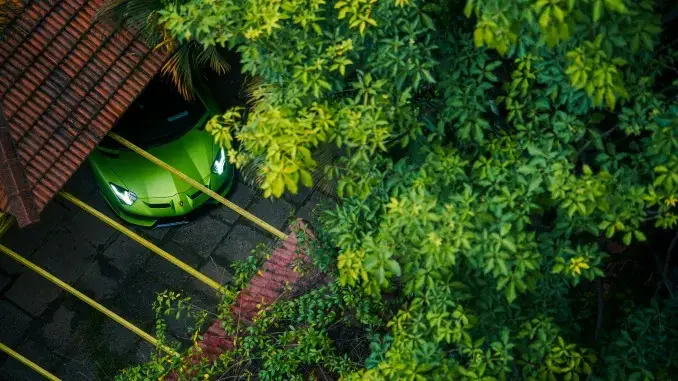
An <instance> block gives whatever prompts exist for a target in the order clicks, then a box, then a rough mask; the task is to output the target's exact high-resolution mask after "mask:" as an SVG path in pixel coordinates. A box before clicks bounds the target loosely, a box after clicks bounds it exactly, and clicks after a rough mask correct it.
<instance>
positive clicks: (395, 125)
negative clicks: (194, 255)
mask: <svg viewBox="0 0 678 381" xmlns="http://www.w3.org/2000/svg"><path fill="white" fill-rule="evenodd" d="M672 7H673V8H672ZM675 11H676V9H675V5H672V4H671V3H670V2H665V3H664V2H660V1H651V0H642V1H633V2H632V1H625V0H567V1H566V0H535V1H527V0H525V1H523V0H520V1H501V0H469V1H466V2H460V1H459V2H458V1H426V2H424V1H416V0H379V1H377V0H342V1H335V2H325V1H324V0H278V1H268V0H251V1H236V0H212V1H199V0H189V1H187V2H185V3H182V4H174V3H172V4H168V5H167V6H166V8H165V9H163V10H161V11H159V12H158V14H159V19H158V22H159V24H160V25H161V26H162V27H163V28H165V30H166V31H167V33H169V34H170V35H172V36H173V37H174V38H176V39H177V40H179V41H196V42H199V43H200V44H202V46H203V47H204V48H205V49H209V48H211V47H213V46H217V45H221V46H228V47H229V48H232V49H236V50H237V51H238V52H239V53H240V55H241V60H242V64H243V68H244V70H245V71H246V72H247V73H249V74H250V75H252V76H257V77H259V78H260V79H261V84H260V85H259V86H257V88H256V89H255V91H254V92H253V105H252V106H251V107H249V108H247V109H233V110H230V111H229V112H227V113H226V114H224V115H223V116H220V117H218V118H216V119H214V120H213V121H212V122H211V123H210V126H209V128H208V130H209V131H210V132H211V133H212V134H213V135H214V136H215V139H216V141H217V142H219V143H220V144H222V145H223V146H225V147H226V148H228V149H229V157H230V159H231V161H232V162H234V163H236V164H237V165H239V166H241V165H243V164H244V163H246V162H248V161H252V160H258V161H260V162H261V163H262V164H261V171H262V173H261V174H262V176H263V178H264V180H263V182H262V189H263V190H264V192H265V195H266V196H271V195H272V196H280V195H281V194H283V193H284V192H285V191H289V192H292V193H296V192H297V190H298V188H299V185H303V186H311V185H312V182H313V179H312V176H311V175H310V173H311V171H313V170H314V169H315V168H316V165H317V164H316V161H315V160H314V152H315V150H317V149H318V147H320V146H322V145H323V144H326V143H328V142H329V143H332V144H335V145H336V146H337V147H338V149H339V150H340V152H341V157H340V159H339V160H338V162H337V163H336V164H335V165H331V166H328V167H327V168H326V170H327V171H328V173H329V174H330V175H331V176H333V177H334V178H335V179H337V184H338V194H339V195H340V196H341V198H342V199H341V202H340V203H339V205H337V206H336V207H334V208H330V209H329V210H328V211H326V212H325V213H323V215H322V218H321V222H320V225H319V230H320V232H321V233H323V234H322V236H323V237H325V241H324V243H325V245H327V246H328V247H331V248H336V251H333V250H330V254H327V255H324V256H323V258H324V260H320V259H319V258H316V259H317V260H318V263H322V264H323V267H324V268H325V269H326V270H327V271H328V272H330V273H332V274H334V275H335V276H336V279H337V281H336V282H337V283H336V284H335V285H334V286H333V287H335V289H334V290H333V291H328V292H330V294H337V293H344V294H342V295H345V293H347V292H348V293H349V294H351V295H356V296H357V297H359V298H362V299H365V300H369V299H374V300H378V301H382V302H383V303H384V305H383V310H382V311H381V312H380V313H377V312H374V311H373V310H368V312H366V315H367V316H371V317H372V318H374V319H376V321H379V320H381V321H382V323H381V324H379V323H376V322H375V323H374V324H372V325H370V326H368V328H367V329H368V330H369V331H370V332H372V333H374V335H375V336H374V339H373V340H372V345H371V348H372V353H371V354H370V355H369V356H367V357H366V358H365V359H364V361H363V362H362V364H361V365H362V366H363V368H362V369H360V370H358V371H356V372H353V373H349V372H348V370H349V368H351V367H342V368H341V369H339V367H337V368H334V370H335V371H336V372H338V373H341V374H342V376H343V377H344V379H347V380H350V379H356V380H358V379H361V380H362V379H365V380H371V379H412V380H428V379H434V380H435V379H438V380H449V379H463V380H494V379H516V380H523V379H551V380H553V379H564V380H577V379H580V378H587V377H588V378H590V379H626V378H629V379H637V380H640V379H666V380H668V379H671V377H673V376H674V375H675V374H678V352H677V351H676V347H675V344H674V343H675V342H678V341H676V340H678V336H676V334H677V332H676V329H677V328H678V324H677V322H676V320H675V318H672V315H674V314H675V308H676V300H675V298H674V297H673V296H674V295H673V294H674V292H675V283H676V277H675V274H674V272H672V271H669V270H670V269H671V263H670V258H671V251H672V250H673V249H674V248H675V241H676V240H678V238H674V240H673V244H671V245H669V244H668V241H667V242H665V243H664V242H663V241H661V237H663V235H662V232H663V231H668V230H675V228H676V225H677V224H678V214H676V204H677V203H678V102H677V98H676V87H675V85H676V83H675V82H673V83H672V81H673V80H674V79H675V73H676V65H675V63H676V60H677V59H678V55H677V54H676V51H675V50H674V49H673V48H672V45H673V44H674V43H675V41H671V40H670V38H671V37H670V36H672V34H671V33H670V32H667V33H662V22H661V17H660V15H661V14H669V13H671V12H674V13H675ZM667 25H668V24H667ZM677 237H678V236H677ZM619 242H621V243H623V245H624V246H625V247H630V249H628V253H629V254H621V253H619V252H620V250H616V249H614V248H615V246H619V244H618V243H619ZM667 246H668V250H666V247H667ZM664 251H666V253H667V254H666V255H663V254H664ZM637 252H641V254H642V256H639V255H637V254H636V255H633V253H637ZM624 260H626V261H633V262H634V263H636V264H637V265H638V266H640V265H639V264H641V263H643V264H644V263H651V264H652V266H655V264H654V263H655V262H656V264H657V265H656V269H652V270H651V271H650V272H651V273H652V276H653V277H654V279H655V280H654V281H653V282H654V283H651V285H650V286H649V287H648V286H646V285H644V284H643V283H642V282H641V281H638V280H637V279H636V278H634V277H633V276H632V274H631V275H629V274H624V276H623V277H622V276H621V275H620V276H619V277H618V278H617V277H615V276H613V275H612V274H613V273H614V269H615V268H616V266H617V264H619V263H620V262H621V261H624ZM646 274H647V273H646ZM626 286H633V287H626ZM625 288H630V289H631V294H630V296H624V295H626V294H624V289H625ZM591 289H593V291H590V290H591ZM618 299H621V300H625V301H619V300H618ZM605 306H607V307H605ZM603 323H604V324H603ZM260 376H261V374H260ZM264 378H265V377H264Z"/></svg>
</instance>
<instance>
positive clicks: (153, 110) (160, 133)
mask: <svg viewBox="0 0 678 381" xmlns="http://www.w3.org/2000/svg"><path fill="white" fill-rule="evenodd" d="M205 112H206V109H205V106H204V105H203V104H202V103H201V102H200V101H199V100H194V101H186V100H185V99H184V98H183V97H182V96H181V95H180V94H179V93H178V92H177V91H176V90H175V89H174V87H173V86H172V85H171V84H170V83H167V82H166V81H165V80H163V79H161V78H156V79H154V80H153V81H151V83H150V84H149V85H148V86H147V87H146V89H144V91H143V92H142V93H141V95H140V96H139V97H138V98H137V99H136V100H135V101H134V102H133V103H132V105H131V106H130V107H129V108H128V109H127V111H126V112H125V114H124V115H123V116H122V118H120V120H119V121H118V123H117V124H116V125H115V127H113V129H112V131H113V132H115V133H116V134H118V135H120V136H122V137H123V138H125V139H127V140H129V141H131V142H132V143H134V144H135V145H137V146H139V147H142V148H148V147H152V146H157V145H161V144H165V143H168V142H171V141H172V140H175V139H177V138H179V137H181V136H182V135H184V134H185V133H186V132H188V131H189V130H190V129H191V128H193V127H194V126H195V124H196V123H197V122H198V121H199V120H200V118H202V117H203V116H204V115H205ZM100 145H101V146H103V147H104V148H111V149H118V150H119V149H122V148H123V147H122V146H121V145H120V144H118V143H117V142H116V141H114V140H113V139H111V138H109V137H106V138H104V140H103V141H102V142H101V144H100Z"/></svg>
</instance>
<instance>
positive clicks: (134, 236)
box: [59, 192, 223, 292]
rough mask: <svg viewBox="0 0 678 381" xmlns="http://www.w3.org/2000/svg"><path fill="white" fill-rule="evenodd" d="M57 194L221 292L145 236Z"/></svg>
mask: <svg viewBox="0 0 678 381" xmlns="http://www.w3.org/2000/svg"><path fill="white" fill-rule="evenodd" d="M59 196H61V197H63V198H64V199H66V200H68V201H70V202H72V203H73V204H75V205H76V206H78V207H80V208H81V209H82V210H84V211H86V212H87V213H89V214H91V215H93V216H94V217H96V218H98V219H99V220H101V221H102V222H104V223H106V224H107V225H108V226H110V227H112V228H114V229H116V230H118V231H119V232H121V233H123V234H125V235H126V236H128V237H130V238H131V239H133V240H135V241H137V242H138V243H140V244H141V245H142V246H144V247H145V248H147V249H150V250H151V251H152V252H154V253H155V254H158V255H159V256H161V257H163V258H164V259H166V260H168V261H169V262H172V264H174V265H175V266H177V267H179V268H180V269H182V270H184V271H186V272H187V273H189V274H190V275H192V276H193V277H195V278H196V279H198V280H199V281H201V282H203V283H205V284H206V285H208V286H210V287H212V288H213V289H215V290H217V291H219V292H223V288H222V287H221V285H220V284H219V283H217V282H215V281H214V280H212V279H210V278H208V277H207V276H205V275H204V274H202V273H201V272H199V271H198V270H196V269H194V268H192V267H191V266H189V265H187V264H186V263H184V262H182V261H181V260H180V259H178V258H177V257H175V256H173V255H172V254H170V253H168V252H166V251H165V250H163V249H161V248H159V247H158V246H156V245H154V244H153V242H151V241H149V240H147V239H146V238H144V237H142V236H140V235H139V234H137V233H135V232H133V231H132V230H130V229H129V228H127V227H125V226H124V225H122V224H121V223H119V222H117V221H115V220H114V219H112V218H110V217H108V216H107V215H105V214H103V213H101V212H100V211H98V210H96V209H94V208H92V207H91V206H89V205H87V204H86V203H84V202H83V201H81V200H79V199H78V198H76V197H75V196H73V195H72V194H70V193H67V192H59Z"/></svg>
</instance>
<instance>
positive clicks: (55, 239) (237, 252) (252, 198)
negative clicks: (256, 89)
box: [0, 165, 325, 381]
mask: <svg viewBox="0 0 678 381" xmlns="http://www.w3.org/2000/svg"><path fill="white" fill-rule="evenodd" d="M65 189H66V190H67V191H69V192H71V193H73V194H74V195H75V196H76V197H78V198H80V199H82V200H83V201H85V202H87V203H88V204H90V205H92V206H94V207H95V208H96V209H98V210H100V211H103V212H105V213H106V214H107V215H109V216H114V214H113V213H112V212H111V211H110V210H109V208H108V207H107V205H106V203H105V201H104V200H103V198H102V197H101V196H100V195H99V193H98V191H97V189H96V185H95V184H94V180H93V179H92V176H91V171H90V169H89V168H88V167H87V165H85V166H83V168H81V169H80V170H79V171H78V172H77V173H76V174H75V175H74V176H73V178H72V179H71V180H70V181H69V183H68V184H67V186H66V188H65ZM323 197H325V196H324V195H322V193H321V192H320V191H315V192H313V191H311V190H303V191H301V192H300V194H298V195H295V196H292V197H287V198H284V199H278V200H274V201H271V200H267V199H263V198H262V197H261V195H260V193H259V192H258V191H256V190H254V189H252V188H250V187H249V186H247V185H246V184H245V183H243V182H242V181H238V182H237V183H236V184H235V185H234V188H233V189H232V191H231V192H230V194H229V195H228V196H227V198H228V199H230V200H231V201H233V202H235V203H236V204H237V205H239V206H241V207H244V208H246V209H247V210H249V211H250V212H251V213H253V214H254V215H256V216H258V217H260V218H261V219H263V220H264V221H267V222H268V223H270V224H271V225H273V226H275V227H277V228H279V229H281V230H283V229H285V228H286V226H287V225H288V223H289V222H290V221H291V220H292V219H293V218H296V217H301V218H305V219H310V218H311V213H312V211H313V210H314V206H315V205H316V204H317V203H318V202H319V201H320V200H321V199H322V198H323ZM116 219H117V217H116ZM134 230H135V231H137V232H138V233H139V234H141V235H142V236H144V237H146V238H147V239H149V240H150V241H152V242H154V243H155V244H157V245H158V246H160V247H161V248H163V249H165V250H166V251H168V252H170V253H172V254H173V255H174V256H176V257H178V258H179V259H181V260H182V261H184V262H186V263H188V264H190V265H191V266H193V267H194V268H197V269H199V270H200V271H201V272H203V273H204V274H206V275H208V276H210V277H211V278H212V279H214V280H216V281H219V282H222V283H226V282H229V281H230V279H231V277H232V275H231V272H230V264H231V263H232V262H233V261H234V260H238V259H243V258H246V257H247V256H248V255H250V252H251V251H252V249H254V247H255V246H256V245H257V244H258V243H263V244H267V245H271V244H273V243H274V239H275V238H274V237H273V236H272V235H270V234H269V233H267V232H265V231H263V230H262V229H260V228H258V227H256V226H254V225H253V224H252V223H250V222H248V221H246V220H244V219H243V218H242V217H240V216H238V215H237V214H236V213H235V212H233V211H231V210H229V209H227V208H226V207H224V206H221V205H219V206H218V207H214V208H212V209H211V210H206V211H205V213H203V214H202V215H201V216H200V217H198V218H197V219H196V220H194V221H192V222H191V223H189V224H187V225H181V226H175V227H171V228H165V229H142V228H134ZM0 242H1V243H2V244H4V245H6V246H8V247H9V248H11V249H13V250H15V251H16V252H18V253H19V254H21V255H23V256H24V257H26V258H28V259H29V260H31V261H33V262H34V263H36V264H38V265H40V266H42V267H43V268H45V269H47V270H48V271H50V272H51V273H53V274H55V275H57V276H59V277H60V278H61V279H62V280H64V281H66V282H68V283H69V284H71V285H74V286H75V287H76V288H77V289H78V290H80V291H83V292H84V293H86V294H87V295H88V296H90V297H92V298H93V299H95V300H97V301H98V302H100V303H102V304H103V305H105V306H106V307H108V308H109V309H111V310H113V311H114V312H116V313H117V314H119V315H121V316H122V317H124V318H126V319H127V320H129V321H131V322H132V323H134V324H136V325H137V326H139V327H140V328H142V329H144V330H145V331H146V332H149V333H153V327H154V322H153V311H152V304H153V301H154V300H155V298H156V294H157V293H158V292H162V291H164V290H174V291H182V292H183V294H184V295H187V296H191V297H192V298H193V302H194V303H195V304H196V305H198V306H200V307H202V308H205V309H206V310H208V311H212V312H213V311H214V308H215V305H216V303H217V301H218V298H217V296H216V295H215V294H214V293H213V291H212V290H211V289H210V288H209V287H207V286H206V285H204V284H202V283H200V282H199V281H197V280H195V279H193V278H191V277H190V276H189V275H188V274H186V273H184V272H183V271H181V270H179V269H178V268H176V267H175V266H174V265H172V264H171V263H169V262H167V261H165V260H163V259H162V258H160V257H158V256H157V255H155V254H154V253H152V252H151V251H150V250H148V249H146V248H144V247H142V246H141V245H139V244H138V243H137V242H135V241H133V240H131V239H129V238H127V237H126V236H125V235H123V234H121V233H119V232H117V231H116V230H114V229H113V228H110V227H108V226H107V225H105V224H104V223H103V222H100V221H99V220H97V219H96V218H94V217H92V216H90V215H89V214H87V213H86V212H84V211H82V210H80V209H79V208H78V207H76V206H74V205H72V204H69V203H68V202H67V201H64V200H61V199H55V200H53V201H52V202H51V203H50V204H49V205H48V206H47V208H46V209H45V210H44V212H43V214H42V215H41V222H40V223H38V224H36V225H32V226H30V227H27V228H24V229H17V228H13V229H12V230H10V231H9V232H7V234H5V236H4V237H2V238H0ZM184 330H185V327H182V325H181V324H173V325H172V326H171V329H170V332H171V333H172V334H173V335H174V336H175V337H176V338H182V335H183V334H184V332H183V331H184ZM0 341H2V342H4V343H5V344H7V345H9V346H10V347H12V348H14V349H15V350H16V351H18V352H19V353H21V354H23V355H24V356H26V357H28V358H29V359H31V360H32V361H34V362H36V363H38V364H39V365H41V366H42V367H44V368H45V369H47V370H48V371H50V372H52V373H54V374H55V375H57V376H58V377H61V378H62V379H64V380H77V381H80V380H111V379H113V377H114V376H115V374H116V372H117V371H118V370H119V369H121V368H124V367H126V366H129V365H133V364H135V363H138V362H139V361H144V360H147V359H148V358H149V355H150V353H151V351H152V348H151V346H150V345H148V344H147V343H146V342H145V341H143V340H141V339H140V338H138V337H137V336H136V335H134V334H133V333H131V332H130V331H127V330H126V329H125V328H123V327H122V326H120V325H118V324H117V323H115V322H113V321H111V320H109V319H108V318H106V317H105V316H104V315H102V314H101V313H99V312H97V311H95V310H94V309H92V308H91V307H89V306H88V305H86V304H84V303H83V302H81V301H80V300H78V299H76V298H75V297H73V296H71V295H69V294H68V293H66V292H64V291H62V290H61V289H60V288H58V287H57V286H55V285H53V284H52V283H50V282H49V281H47V280H44V279H42V278H41V277H39V276H38V275H36V274H34V273H32V272H30V271H28V270H27V269H25V268H23V267H22V266H21V265H18V264H16V263H15V262H13V261H12V260H11V259H10V258H9V257H7V256H5V255H0ZM0 380H3V381H4V380H8V381H10V380H11V381H23V380H42V378H41V376H39V375H38V374H37V373H34V372H33V371H32V370H30V369H28V368H27V367H25V366H24V365H22V364H20V363H19V362H17V361H15V360H14V359H11V358H8V357H7V356H5V355H4V354H0Z"/></svg>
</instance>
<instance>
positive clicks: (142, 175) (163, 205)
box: [89, 111, 234, 227]
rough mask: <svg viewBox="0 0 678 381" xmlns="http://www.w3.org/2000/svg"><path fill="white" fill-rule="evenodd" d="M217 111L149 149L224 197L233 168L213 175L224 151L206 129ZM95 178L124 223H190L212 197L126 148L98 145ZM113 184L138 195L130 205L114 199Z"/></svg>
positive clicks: (94, 158) (93, 158) (228, 166)
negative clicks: (218, 158) (194, 212)
mask: <svg viewBox="0 0 678 381" xmlns="http://www.w3.org/2000/svg"><path fill="white" fill-rule="evenodd" d="M212 114H213V112H210V111H207V112H206V113H205V114H204V115H203V116H202V117H201V118H200V119H199V121H198V122H197V123H196V124H195V125H194V126H193V127H192V128H190V129H189V130H188V131H187V132H185V133H183V134H182V135H181V136H179V137H177V138H176V139H173V140H171V141H168V142H163V143H162V144H158V145H154V146H150V147H145V149H146V150H147V151H148V152H149V153H150V154H152V155H154V156H156V157H157V158H159V159H160V160H162V161H164V162H166V163H167V164H169V165H170V166H172V167H174V168H176V169H178V170H180V171H181V172H183V173H184V174H186V175H188V176H190V177H191V178H193V179H195V180H197V181H199V182H201V183H202V184H204V185H205V186H207V187H208V188H210V189H211V190H213V191H215V192H217V193H219V194H221V195H226V193H228V191H229V190H230V188H231V186H232V183H233V178H234V168H233V166H232V165H231V164H230V163H228V160H227V159H226V164H225V166H224V170H223V173H222V174H215V173H213V172H212V165H213V163H214V162H215V158H216V157H217V155H218V154H219V153H220V150H221V148H220V147H218V146H217V145H215V144H214V140H213V139H212V136H211V135H210V134H209V133H207V132H205V131H204V126H205V124H206V123H207V121H208V120H209V118H210V117H211V115H212ZM89 162H90V165H91V167H92V170H93V172H94V178H95V180H96V183H97V185H98V187H99V190H100V192H101V194H102V195H103V197H104V199H105V200H106V202H107V203H108V205H109V206H110V207H111V209H113V211H114V212H115V213H116V214H117V215H118V216H119V217H120V218H122V219H123V220H124V221H126V222H128V223H131V224H135V225H141V226H146V227H157V226H163V225H171V224H176V223H184V222H187V218H186V216H187V215H189V214H190V213H191V212H193V211H195V210H196V209H197V208H199V207H200V206H202V205H204V204H206V203H209V202H212V199H211V198H210V197H209V196H208V195H206V194H204V193H202V192H201V191H199V190H197V189H195V188H193V187H192V186H191V185H190V184H188V183H186V182H185V181H183V180H181V179H180V178H178V177H176V176H175V175H173V174H171V173H170V172H168V171H166V170H164V169H162V168H160V167H159V166H157V165H155V164H153V163H152V162H150V161H148V160H146V159H144V158H143V157H141V156H140V155H138V154H137V153H135V152H133V151H130V150H127V149H123V148H122V147H119V148H117V147H113V148H111V147H110V146H108V147H106V146H102V145H100V146H99V147H97V149H95V150H94V151H93V152H92V154H91V155H90V156H89ZM111 184H114V185H116V186H118V187H119V188H124V189H126V190H128V191H130V192H133V193H134V194H135V195H136V200H134V202H133V203H132V205H127V204H126V203H125V202H122V201H121V200H120V199H119V197H118V196H116V195H115V193H114V191H113V188H112V187H111Z"/></svg>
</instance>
